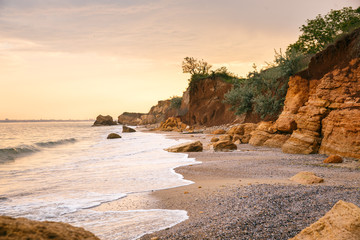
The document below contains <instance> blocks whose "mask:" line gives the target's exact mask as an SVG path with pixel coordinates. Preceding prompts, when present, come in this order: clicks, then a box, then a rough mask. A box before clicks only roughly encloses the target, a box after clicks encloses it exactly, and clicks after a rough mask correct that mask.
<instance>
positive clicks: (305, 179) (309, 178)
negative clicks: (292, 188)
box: [290, 172, 324, 184]
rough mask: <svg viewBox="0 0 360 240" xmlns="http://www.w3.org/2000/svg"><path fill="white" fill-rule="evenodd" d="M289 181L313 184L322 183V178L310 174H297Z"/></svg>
mask: <svg viewBox="0 0 360 240" xmlns="http://www.w3.org/2000/svg"><path fill="white" fill-rule="evenodd" d="M290 180H291V181H294V182H297V183H300V184H314V183H322V182H324V179H323V178H320V177H318V176H316V175H315V174H314V173H312V172H299V173H298V174H296V175H295V176H293V177H291V178H290Z"/></svg>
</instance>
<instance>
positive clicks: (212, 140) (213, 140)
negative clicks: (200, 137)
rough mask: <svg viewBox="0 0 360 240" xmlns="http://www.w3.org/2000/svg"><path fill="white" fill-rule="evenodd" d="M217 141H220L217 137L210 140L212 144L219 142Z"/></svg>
mask: <svg viewBox="0 0 360 240" xmlns="http://www.w3.org/2000/svg"><path fill="white" fill-rule="evenodd" d="M217 141H219V138H217V137H213V138H211V140H210V142H217Z"/></svg>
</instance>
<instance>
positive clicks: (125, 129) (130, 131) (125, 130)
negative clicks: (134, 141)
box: [122, 125, 136, 133]
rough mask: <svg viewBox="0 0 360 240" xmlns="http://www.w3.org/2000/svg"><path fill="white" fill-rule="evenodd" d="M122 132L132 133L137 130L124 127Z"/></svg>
mask: <svg viewBox="0 0 360 240" xmlns="http://www.w3.org/2000/svg"><path fill="white" fill-rule="evenodd" d="M122 132H123V133H124V132H125V133H132V132H136V130H135V129H133V128H131V127H128V126H125V125H124V126H123V130H122Z"/></svg>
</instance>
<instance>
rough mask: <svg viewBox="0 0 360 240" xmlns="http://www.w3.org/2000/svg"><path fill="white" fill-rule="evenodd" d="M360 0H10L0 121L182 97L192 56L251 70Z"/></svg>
mask: <svg viewBox="0 0 360 240" xmlns="http://www.w3.org/2000/svg"><path fill="white" fill-rule="evenodd" d="M359 5H360V0H316V1H314V0H301V1H299V0H296V1H295V0H102V1H100V0H98V1H96V0H58V1H55V0H0V103H1V104H0V119H5V118H9V119H89V118H96V116H97V115H99V114H103V115H111V116H113V117H114V118H117V116H118V115H120V114H121V113H122V112H124V111H129V112H148V111H149V109H150V107H151V106H153V105H155V104H156V103H157V101H158V100H163V99H168V98H170V97H172V96H181V95H182V93H183V91H185V90H186V87H187V84H188V79H189V77H190V76H189V74H185V73H183V72H182V68H181V63H182V60H183V59H184V58H185V57H194V58H198V59H204V60H205V61H207V62H208V63H210V64H212V65H213V66H214V68H215V69H216V68H218V67H221V66H226V67H227V68H228V69H229V71H231V72H233V73H235V74H237V75H238V76H246V74H247V72H249V71H251V70H252V65H253V64H254V63H255V64H256V65H257V66H260V67H261V66H264V65H265V62H271V61H272V60H273V58H274V57H273V56H274V49H276V50H279V49H283V50H285V49H286V47H287V46H288V45H289V44H291V43H293V42H295V41H296V40H297V38H298V36H299V35H300V31H299V27H300V26H301V25H302V24H305V23H306V19H313V18H315V17H316V15H318V14H326V13H328V12H329V11H330V10H331V9H341V8H343V7H345V6H352V7H358V6H359Z"/></svg>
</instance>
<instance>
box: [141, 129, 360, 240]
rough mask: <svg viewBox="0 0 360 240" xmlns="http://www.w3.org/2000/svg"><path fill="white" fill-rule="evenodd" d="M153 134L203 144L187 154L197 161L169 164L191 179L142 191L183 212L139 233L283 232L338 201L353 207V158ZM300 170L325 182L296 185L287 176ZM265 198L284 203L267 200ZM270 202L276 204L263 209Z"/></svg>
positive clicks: (216, 235) (291, 232)
mask: <svg viewBox="0 0 360 240" xmlns="http://www.w3.org/2000/svg"><path fill="white" fill-rule="evenodd" d="M158 133H160V134H164V135H165V136H166V137H169V138H175V139H184V138H185V139H190V140H194V141H197V140H200V141H202V142H203V144H204V148H205V149H204V151H203V152H198V153H188V154H189V157H190V158H195V159H196V161H200V162H202V163H201V164H199V165H189V166H182V167H178V168H176V169H175V171H176V172H177V173H179V174H181V175H183V177H184V179H187V180H190V181H193V182H194V184H191V185H187V186H182V187H176V188H170V189H166V190H160V191H154V192H152V193H151V194H150V195H149V196H150V197H151V198H153V199H155V201H154V202H153V203H152V204H154V205H152V207H155V208H157V209H180V210H186V211H187V212H188V216H189V219H188V220H186V221H184V222H181V223H179V224H177V225H175V226H173V227H171V228H168V229H165V230H162V231H159V232H155V233H152V234H147V235H145V236H143V237H141V238H140V239H151V238H156V237H158V238H159V239H288V238H290V237H294V236H295V235H296V234H297V233H299V232H300V231H301V230H302V229H304V228H305V227H307V226H308V225H310V224H312V223H313V222H315V221H316V220H317V219H319V218H320V217H322V216H323V215H324V214H325V213H326V212H327V211H329V210H330V209H331V207H332V206H333V205H334V204H335V203H336V202H337V201H338V200H345V201H349V202H352V203H354V204H356V205H358V206H360V193H359V191H358V189H359V187H360V174H359V173H360V168H359V167H360V163H359V162H358V161H355V160H353V159H345V162H344V164H342V165H336V164H331V165H329V164H328V165H326V164H323V163H322V161H323V159H325V158H326V156H325V155H321V154H313V155H294V154H285V153H282V152H281V149H276V148H266V147H254V146H251V145H248V144H241V145H237V146H238V150H237V151H234V152H213V151H212V150H210V148H209V146H208V144H209V143H210V139H211V137H212V136H213V135H210V134H194V135H186V136H184V135H183V134H180V133H174V132H170V133H168V132H165V133H164V132H158ZM300 171H312V172H315V173H316V174H317V175H318V176H321V177H323V178H324V179H325V181H324V183H321V184H314V185H300V184H297V183H295V182H292V181H290V180H289V178H290V177H292V176H293V175H295V174H296V173H298V172H300ZM283 195H285V196H286V197H287V198H286V199H283ZM259 196H262V198H261V197H260V198H259ZM271 198H277V201H276V202H279V201H280V202H281V201H282V200H283V201H284V204H285V202H286V204H288V206H287V207H282V204H275V205H276V206H274V204H273V202H271V201H269V199H271ZM253 205H254V207H253V209H252V211H249V206H253ZM299 205H301V206H302V207H305V209H303V208H302V207H301V208H300V207H299ZM240 206H241V207H240ZM272 208H274V209H276V208H277V209H278V210H277V211H269V209H272ZM235 210H236V211H235ZM285 213H286V214H285ZM268 216H272V217H270V218H269V217H268ZM274 218H275V220H274ZM294 219H295V220H294ZM249 222H250V224H249ZM254 222H255V224H253V226H249V225H251V223H254ZM241 223H243V224H241ZM263 224H265V225H269V226H267V227H265V228H264V226H263Z"/></svg>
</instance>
